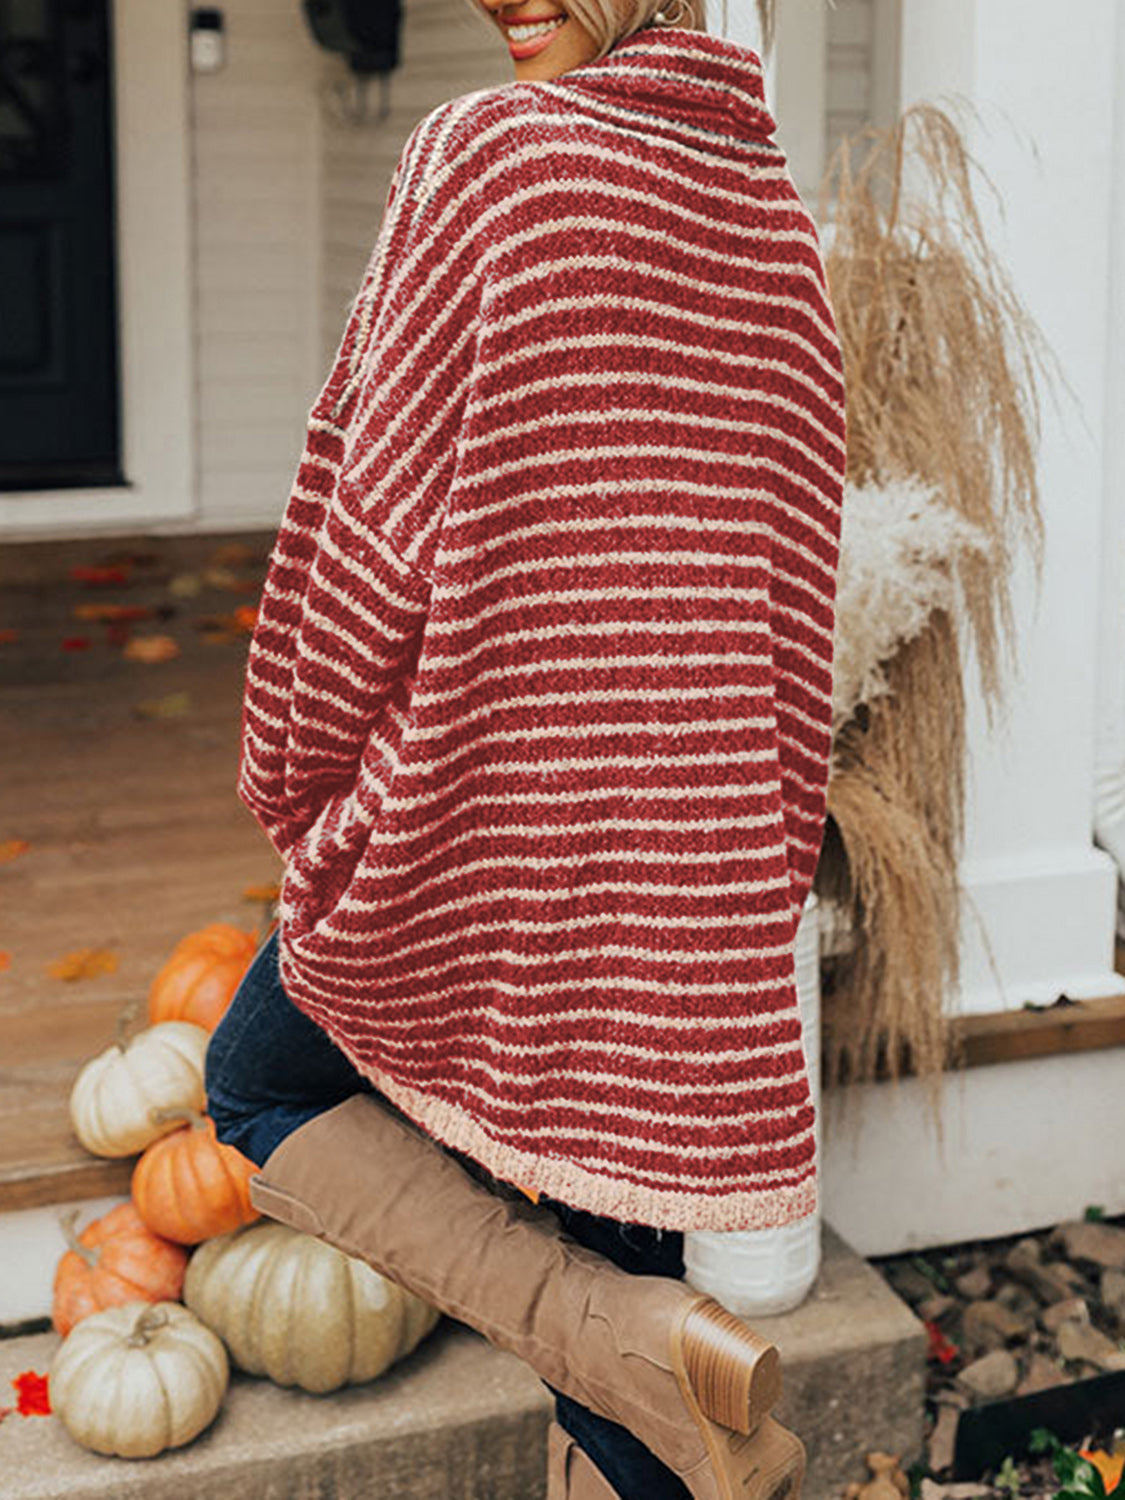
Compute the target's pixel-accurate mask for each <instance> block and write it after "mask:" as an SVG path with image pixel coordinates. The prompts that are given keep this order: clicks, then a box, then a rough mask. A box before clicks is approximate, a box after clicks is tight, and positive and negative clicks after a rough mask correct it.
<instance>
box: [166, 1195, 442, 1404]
mask: <svg viewBox="0 0 1125 1500" xmlns="http://www.w3.org/2000/svg"><path fill="white" fill-rule="evenodd" d="M183 1297H184V1301H185V1302H186V1303H187V1305H188V1307H190V1308H191V1310H192V1311H193V1312H194V1313H195V1314H196V1315H197V1316H198V1317H199V1318H200V1319H201V1320H202V1321H203V1322H204V1323H206V1324H207V1326H208V1327H209V1328H211V1329H213V1330H214V1331H215V1332H216V1333H217V1334H218V1335H219V1337H220V1338H221V1339H222V1340H223V1342H224V1343H225V1344H226V1346H227V1348H228V1350H229V1351H230V1357H231V1359H232V1360H233V1361H234V1363H235V1364H236V1365H237V1366H238V1367H239V1368H240V1369H242V1370H246V1371H247V1372H248V1373H249V1374H251V1375H268V1376H269V1378H270V1379H271V1380H272V1381H274V1382H275V1383H276V1384H277V1385H286V1386H292V1385H296V1386H300V1388H301V1389H302V1390H305V1391H313V1392H317V1393H320V1392H324V1391H334V1390H337V1389H339V1387H340V1386H343V1385H355V1384H358V1383H359V1382H360V1381H364V1380H374V1379H375V1377H376V1376H377V1375H381V1374H382V1373H383V1371H384V1370H386V1369H387V1368H388V1367H389V1366H390V1365H392V1364H393V1363H394V1362H395V1360H398V1359H402V1358H403V1357H404V1356H405V1355H407V1354H409V1353H410V1351H411V1350H412V1349H414V1348H415V1347H416V1346H417V1345H418V1344H419V1343H420V1342H421V1340H422V1339H423V1338H424V1337H425V1336H426V1334H428V1333H429V1332H430V1331H431V1330H432V1329H433V1328H434V1327H436V1325H437V1323H438V1320H439V1319H440V1317H441V1314H440V1312H439V1311H438V1310H437V1308H435V1307H432V1306H431V1305H430V1304H429V1303H428V1302H424V1301H422V1299H421V1298H420V1297H415V1296H414V1295H413V1294H412V1293H411V1292H408V1291H406V1290H405V1289H404V1288H403V1287H401V1286H399V1285H398V1283H397V1282H394V1281H390V1280H388V1279H387V1278H386V1277H385V1276H381V1275H380V1274H379V1272H378V1271H375V1270H373V1269H372V1268H371V1267H370V1266H369V1265H367V1264H366V1263H365V1262H364V1261H362V1260H356V1259H355V1258H353V1257H352V1256H349V1255H345V1254H343V1252H342V1251H340V1250H337V1249H335V1248H334V1247H333V1246H332V1245H326V1244H324V1242H323V1241H322V1240H318V1239H316V1238H315V1237H314V1236H313V1235H310V1234H302V1233H301V1232H300V1231H299V1230H296V1229H291V1228H290V1227H289V1225H287V1224H277V1223H266V1222H259V1223H257V1224H249V1225H246V1226H245V1227H244V1228H242V1229H236V1230H235V1231H234V1232H233V1233H232V1234H225V1235H220V1236H219V1237H218V1238H216V1239H212V1240H206V1241H205V1242H204V1243H203V1244H202V1245H200V1246H199V1247H198V1249H197V1250H196V1251H195V1252H194V1254H193V1255H192V1257H191V1260H190V1261H189V1262H188V1268H187V1275H186V1277H185V1279H184V1291H183Z"/></svg>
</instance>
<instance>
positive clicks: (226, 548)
mask: <svg viewBox="0 0 1125 1500" xmlns="http://www.w3.org/2000/svg"><path fill="white" fill-rule="evenodd" d="M259 555H260V554H259V553H258V552H257V550H256V549H255V548H253V547H251V546H249V545H248V544H247V543H246V542H224V543H223V544H222V546H220V547H216V548H215V550H214V551H213V552H212V553H211V556H210V557H209V558H208V559H207V565H208V567H211V568H237V567H238V566H239V565H240V564H242V563H248V562H256V561H257V559H258V557H259Z"/></svg>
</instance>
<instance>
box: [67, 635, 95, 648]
mask: <svg viewBox="0 0 1125 1500" xmlns="http://www.w3.org/2000/svg"><path fill="white" fill-rule="evenodd" d="M59 645H60V646H61V647H62V649H63V650H64V651H88V650H89V649H90V637H89V636H88V635H64V636H63V638H62V640H61V641H60V642H59Z"/></svg>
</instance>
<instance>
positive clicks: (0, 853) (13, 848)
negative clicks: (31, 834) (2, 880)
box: [0, 839, 31, 865]
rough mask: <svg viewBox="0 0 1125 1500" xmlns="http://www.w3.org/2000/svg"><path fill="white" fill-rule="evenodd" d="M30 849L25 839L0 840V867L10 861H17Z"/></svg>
mask: <svg viewBox="0 0 1125 1500" xmlns="http://www.w3.org/2000/svg"><path fill="white" fill-rule="evenodd" d="M30 848H31V845H30V844H29V843H28V842H27V840H26V839H0V865H4V864H7V863H8V861H9V860H10V859H19V857H20V855H21V854H26V853H27V851H28V850H29V849H30Z"/></svg>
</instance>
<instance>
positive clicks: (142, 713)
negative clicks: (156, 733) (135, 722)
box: [133, 693, 191, 719]
mask: <svg viewBox="0 0 1125 1500" xmlns="http://www.w3.org/2000/svg"><path fill="white" fill-rule="evenodd" d="M133 712H134V713H135V714H136V715H137V717H138V718H140V719H182V718H183V717H184V716H185V715H186V714H189V713H190V712H191V694H190V693H165V695H164V697H163V698H146V699H144V701H143V702H141V703H134V705H133Z"/></svg>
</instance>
